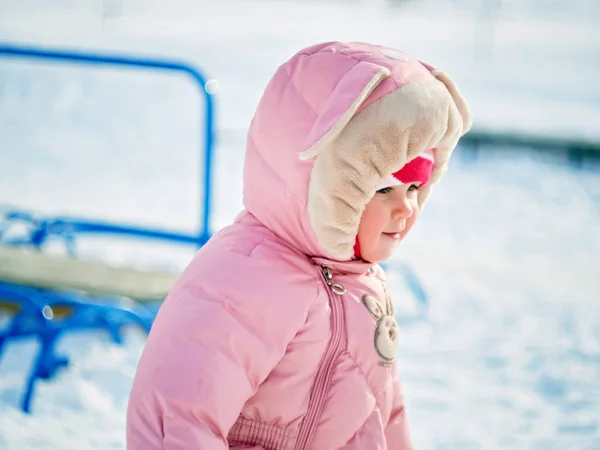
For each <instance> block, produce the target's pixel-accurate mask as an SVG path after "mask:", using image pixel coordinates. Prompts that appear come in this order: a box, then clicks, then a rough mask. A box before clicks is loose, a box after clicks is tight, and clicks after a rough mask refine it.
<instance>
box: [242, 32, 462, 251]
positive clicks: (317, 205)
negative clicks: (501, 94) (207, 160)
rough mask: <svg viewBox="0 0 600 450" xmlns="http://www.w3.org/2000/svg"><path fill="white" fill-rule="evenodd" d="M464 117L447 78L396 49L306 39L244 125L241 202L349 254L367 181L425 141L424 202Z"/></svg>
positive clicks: (292, 235)
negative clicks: (428, 156)
mask: <svg viewBox="0 0 600 450" xmlns="http://www.w3.org/2000/svg"><path fill="white" fill-rule="evenodd" d="M470 124H471V116H470V113H469V110H468V107H467V104H466V102H465V101H464V99H463V97H462V96H461V95H460V93H459V91H458V89H457V88H456V86H455V85H454V83H453V82H452V80H451V79H450V78H449V77H448V76H447V75H445V74H444V73H443V72H441V71H438V70H437V69H434V68H432V67H430V66H428V65H426V64H424V63H421V62H420V61H418V60H417V59H414V58H411V57H410V56H408V55H407V54H405V53H402V52H399V51H397V50H393V49H388V48H385V47H380V46H375V45H371V44H364V43H340V42H329V43H324V44H318V45H315V46H312V47H310V48H307V49H304V50H302V51H300V52H299V53H297V54H296V55H295V56H294V57H292V58H291V59H290V60H289V61H287V62H286V63H284V64H283V65H282V66H280V68H279V69H278V71H277V73H276V74H275V76H274V77H273V78H272V79H271V81H270V82H269V85H268V86H267V88H266V90H265V93H264V94H263V97H262V99H261V102H260V104H259V107H258V109H257V112H256V114H255V116H254V119H253V121H252V124H251V127H250V130H249V133H248V142H247V149H246V162H245V167H244V205H245V207H246V209H247V211H248V212H249V213H251V214H252V215H253V216H255V217H256V218H257V219H258V220H259V221H260V222H261V223H262V224H263V225H265V226H267V227H268V228H270V229H271V230H272V231H274V232H275V233H276V234H277V235H278V236H279V237H281V238H282V239H284V240H285V241H287V242H289V243H290V244H292V245H293V246H294V247H295V248H298V249H299V250H301V251H302V252H303V253H305V254H307V255H311V256H313V257H322V258H328V259H331V260H336V261H348V260H351V259H352V257H353V255H354V250H353V247H354V242H355V237H356V235H357V232H358V225H359V223H360V218H361V215H362V213H363V211H364V207H365V205H366V204H367V203H368V201H369V200H370V199H371V197H372V196H373V194H374V192H375V187H376V186H377V185H378V184H379V183H381V181H382V180H384V179H386V178H388V177H389V176H390V175H391V174H393V173H395V172H397V171H398V170H399V169H400V168H402V167H403V166H404V165H405V164H406V163H407V162H408V161H410V160H412V159H413V158H415V157H417V156H418V155H420V154H421V153H423V152H424V151H426V150H429V149H433V154H434V159H435V164H434V168H433V172H432V176H431V179H430V181H429V183H428V184H427V186H425V188H423V189H421V190H420V191H419V202H420V203H421V204H423V203H424V202H425V200H426V198H427V196H428V195H429V192H430V190H431V186H432V185H433V184H435V182H436V181H437V179H439V177H440V176H441V174H442V173H443V172H444V171H445V170H446V168H447V162H448V159H449V157H450V153H451V152H452V150H453V148H454V147H455V146H456V144H457V142H458V139H459V138H460V136H462V135H463V134H464V133H465V132H466V131H467V130H468V128H469V127H470Z"/></svg>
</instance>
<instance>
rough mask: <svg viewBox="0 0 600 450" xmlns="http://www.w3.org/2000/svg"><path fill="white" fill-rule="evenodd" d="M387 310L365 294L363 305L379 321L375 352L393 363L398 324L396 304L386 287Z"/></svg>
mask: <svg viewBox="0 0 600 450" xmlns="http://www.w3.org/2000/svg"><path fill="white" fill-rule="evenodd" d="M383 290H384V292H385V309H384V308H383V306H382V305H381V304H380V303H379V302H378V301H377V299H376V298H375V297H373V296H372V295H369V294H365V295H363V297H362V302H363V304H364V305H365V306H366V307H367V310H368V311H369V313H370V314H371V315H372V316H373V317H374V318H375V320H377V324H376V326H375V350H376V351H377V354H378V355H379V356H381V358H383V360H384V361H387V362H391V361H393V360H394V358H395V357H396V350H397V348H398V323H397V322H396V319H395V317H394V316H395V312H396V311H395V308H394V302H393V301H392V299H391V298H390V296H389V294H388V293H387V290H386V289H385V286H384V287H383Z"/></svg>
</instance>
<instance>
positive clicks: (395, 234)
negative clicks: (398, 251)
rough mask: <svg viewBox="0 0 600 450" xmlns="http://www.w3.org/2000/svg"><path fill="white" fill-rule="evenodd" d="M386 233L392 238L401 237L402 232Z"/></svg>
mask: <svg viewBox="0 0 600 450" xmlns="http://www.w3.org/2000/svg"><path fill="white" fill-rule="evenodd" d="M383 234H385V235H386V236H387V237H389V238H392V239H400V233H383Z"/></svg>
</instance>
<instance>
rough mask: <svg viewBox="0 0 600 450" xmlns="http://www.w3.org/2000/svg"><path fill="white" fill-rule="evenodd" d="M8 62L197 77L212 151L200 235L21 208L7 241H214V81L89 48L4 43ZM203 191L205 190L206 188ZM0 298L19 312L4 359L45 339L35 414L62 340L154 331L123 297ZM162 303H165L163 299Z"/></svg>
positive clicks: (185, 68) (148, 315)
mask: <svg viewBox="0 0 600 450" xmlns="http://www.w3.org/2000/svg"><path fill="white" fill-rule="evenodd" d="M0 58H12V59H28V60H41V61H54V62H62V63H72V64H79V65H81V64H88V65H96V66H114V67H123V68H139V69H150V70H162V71H170V72H178V73H184V74H186V75H189V76H190V77H191V78H192V80H194V81H195V84H196V85H198V87H199V88H200V91H201V93H202V94H203V96H204V99H205V101H204V123H203V127H201V128H202V129H203V131H204V137H205V139H204V141H203V143H202V144H201V148H200V151H201V152H204V185H203V186H202V182H200V186H199V187H200V190H201V194H200V197H201V198H202V197H203V198H204V200H203V203H202V208H201V209H202V210H201V214H202V217H201V220H200V224H199V230H198V231H197V233H196V234H191V233H182V232H178V231H173V230H159V229H150V228H143V227H137V226H132V225H126V224H117V223H107V222H102V221H92V220H87V219H82V218H70V217H47V218H39V217H35V216H34V215H32V214H30V213H28V212H25V211H21V210H19V209H17V208H12V207H11V208H8V210H6V211H3V213H4V214H3V218H2V220H1V221H0V241H1V242H2V243H3V244H8V245H20V244H26V245H33V246H34V247H37V248H41V247H42V246H43V245H44V243H45V242H46V241H47V240H48V239H49V238H60V239H63V240H64V243H65V245H66V247H67V249H68V251H69V253H70V254H71V255H73V256H75V249H74V245H75V237H76V235H78V234H81V233H100V234H119V235H127V236H132V237H135V236H137V237H142V238H150V239H157V240H161V241H170V242H175V243H181V244H188V245H195V246H197V247H201V246H202V245H204V244H205V243H206V242H207V241H208V239H209V238H210V236H211V231H210V216H211V209H212V195H211V194H212V169H213V167H212V166H213V148H214V144H215V115H214V103H213V100H212V96H211V93H210V92H209V91H208V90H207V86H206V84H207V80H206V79H205V77H204V76H203V75H202V74H201V73H200V72H199V71H198V70H197V69H196V68H194V67H193V66H192V65H190V64H188V63H184V62H180V61H173V60H166V59H151V58H139V57H133V56H123V55H115V54H106V53H105V54H99V53H88V52H81V51H70V50H69V51H67V50H55V49H54V50H50V49H42V48H35V47H28V46H21V45H13V44H4V43H0ZM202 189H203V190H202ZM23 225H25V228H26V229H27V231H26V232H25V233H21V234H20V235H18V236H16V237H10V236H9V234H10V233H9V232H10V231H12V228H13V226H14V227H16V228H18V227H20V226H23ZM0 300H2V301H4V302H8V303H9V304H11V305H13V306H15V307H16V308H17V313H16V314H15V315H14V316H13V318H12V320H11V321H10V323H9V325H8V327H7V328H5V329H2V330H0V357H1V356H2V351H3V349H4V347H5V345H6V343H7V342H8V341H11V340H15V339H23V338H34V339H37V340H38V341H39V342H40V349H39V351H38V354H37V357H36V361H35V363H34V365H33V367H32V369H31V372H30V374H29V377H28V379H27V382H26V386H25V389H24V393H23V398H22V403H21V408H22V409H23V411H25V412H30V411H31V402H32V399H33V394H34V391H35V385H36V381H37V380H38V379H48V378H51V377H52V376H53V375H54V374H55V373H56V372H57V370H59V369H60V368H61V367H64V366H66V365H68V362H69V360H68V358H67V357H65V356H61V355H57V354H56V352H55V346H56V343H57V341H58V340H59V339H60V337H61V336H62V335H64V334H65V333H67V332H73V331H77V330H91V329H103V330H106V331H107V332H108V333H109V334H110V336H111V337H112V339H113V340H114V341H115V342H116V343H121V341H122V339H121V329H122V328H123V327H124V326H129V325H134V324H136V325H138V326H141V327H142V328H143V329H144V330H145V331H149V329H150V325H151V323H152V320H153V314H152V312H151V311H147V310H146V309H145V307H142V306H139V307H137V308H136V309H135V310H130V309H128V308H124V307H122V306H121V305H119V304H118V299H115V298H110V297H106V296H105V297H103V298H91V297H89V296H87V295H85V294H84V293H79V292H74V291H72V292H57V291H52V290H48V289H41V288H35V287H31V286H22V285H19V284H14V283H7V282H0ZM157 300H160V299H157ZM55 308H63V309H65V308H66V311H67V312H66V314H65V315H63V316H62V317H56V316H55V315H54V309H55Z"/></svg>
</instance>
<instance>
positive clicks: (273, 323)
mask: <svg viewBox="0 0 600 450" xmlns="http://www.w3.org/2000/svg"><path fill="white" fill-rule="evenodd" d="M470 126H471V118H470V113H469V110H468V107H467V105H466V103H465V101H464V100H463V98H462V96H461V95H460V93H459V92H458V90H457V88H456V87H455V85H454V83H453V82H452V81H451V80H450V78H449V77H448V76H447V75H446V74H444V73H443V72H440V71H439V70H437V69H434V68H432V67H431V66H428V65H426V64H424V63H421V62H420V61H418V60H415V59H413V58H411V57H410V56H408V55H406V54H404V53H402V52H400V51H397V50H392V49H389V48H384V47H379V46H375V45H369V44H361V43H350V44H348V43H339V42H330V43H325V44H320V45H315V46H313V47H310V48H307V49H305V50H302V51H300V52H299V53H298V54H296V55H295V56H294V57H292V58H291V59H290V60H289V61H288V62H286V63H285V64H283V65H282V66H281V67H279V69H278V70H277V72H276V74H275V75H274V77H273V78H272V80H271V81H270V82H269V84H268V86H267V88H266V90H265V92H264V95H263V97H262V99H261V101H260V104H259V107H258V109H257V111H256V114H255V117H254V119H253V121H252V124H251V126H250V130H249V134H248V141H247V149H246V159H245V168H244V206H245V210H244V211H243V212H242V213H241V214H240V215H239V216H238V217H237V218H236V220H235V222H234V223H233V224H232V225H231V226H228V227H226V228H225V229H223V230H221V231H220V232H219V233H217V234H216V235H215V236H214V237H213V238H212V239H211V240H210V241H209V242H208V243H207V244H206V245H205V246H204V247H203V248H202V249H201V250H200V251H199V252H198V254H197V256H196V257H195V258H194V260H193V261H192V262H191V263H190V265H189V266H188V267H187V269H186V270H185V271H184V273H183V274H182V275H181V277H180V279H179V280H178V282H177V283H176V285H175V287H174V288H173V290H172V292H171V293H170V295H169V296H168V297H167V299H166V300H165V302H164V304H163V305H162V307H161V309H160V312H159V313H158V316H157V318H156V321H155V323H154V326H153V328H152V331H151V333H150V335H149V337H148V341H147V344H146V347H145V349H144V352H143V354H142V357H141V359H140V362H139V366H138V369H137V373H136V376H135V380H134V383H133V388H132V391H131V396H130V399H129V407H128V412H127V448H128V449H130V450H153V449H163V450H175V449H189V450H192V449H194V450H199V449H202V450H209V449H210V450H217V449H226V448H240V449H255V450H259V449H261V450H262V449H266V450H292V449H297V450H300V449H302V450H304V449H318V450H327V449H342V448H343V449H368V450H375V449H390V450H391V449H393V450H405V449H408V448H410V446H411V444H410V438H409V432H408V427H407V422H406V417H405V412H404V401H403V395H402V391H401V387H400V383H399V380H398V379H397V375H396V366H395V362H394V357H395V355H396V352H397V344H398V327H397V324H396V321H395V319H394V303H393V301H392V299H391V298H390V294H389V289H388V287H387V283H386V281H385V276H384V273H383V271H382V270H381V269H380V268H379V266H377V265H376V263H377V262H380V261H382V260H384V259H386V258H388V257H389V256H390V255H392V253H393V251H394V249H395V248H396V247H397V246H398V243H399V242H400V241H401V240H402V239H403V238H404V236H406V234H407V233H408V231H409V230H410V228H411V227H412V225H413V224H414V222H415V219H416V218H417V216H418V213H419V209H420V208H421V207H422V205H423V203H424V202H425V199H426V198H427V196H428V195H429V193H430V190H431V187H432V186H433V184H434V183H435V182H436V181H437V180H438V178H439V177H440V175H441V174H442V173H443V172H444V171H445V170H446V168H447V162H448V158H449V157H450V153H451V151H452V150H453V148H454V147H455V146H456V144H457V142H458V139H459V138H460V136H461V135H463V134H464V133H465V132H466V131H467V130H468V129H469V128H470Z"/></svg>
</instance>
